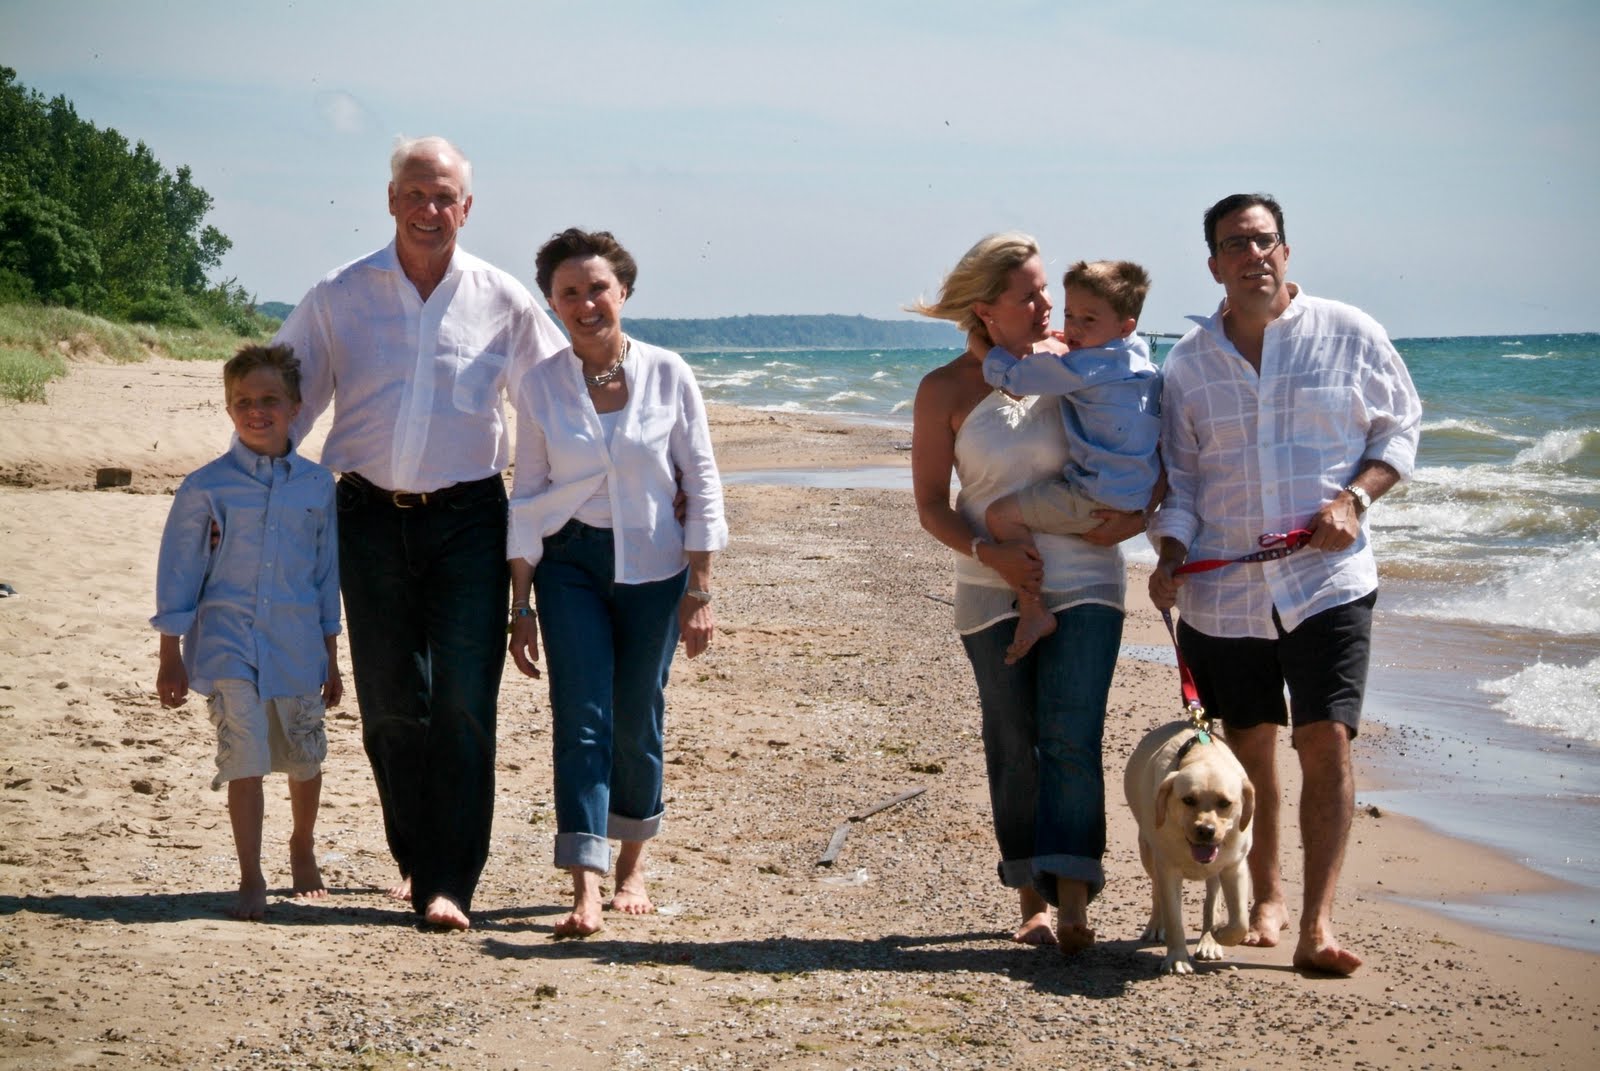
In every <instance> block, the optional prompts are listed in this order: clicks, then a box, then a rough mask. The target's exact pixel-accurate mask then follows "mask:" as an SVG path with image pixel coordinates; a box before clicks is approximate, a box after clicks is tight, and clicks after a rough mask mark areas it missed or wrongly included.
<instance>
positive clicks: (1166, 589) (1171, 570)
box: [1150, 536, 1189, 610]
mask: <svg viewBox="0 0 1600 1071" xmlns="http://www.w3.org/2000/svg"><path fill="white" fill-rule="evenodd" d="M1188 557H1189V548H1188V547H1186V546H1184V545H1183V544H1182V543H1179V542H1178V541H1177V540H1176V539H1173V538H1172V537H1171V536H1165V537H1163V538H1162V540H1161V553H1160V556H1159V557H1158V558H1157V559H1156V567H1155V568H1154V569H1152V570H1151V571H1150V601H1151V602H1153V603H1155V607H1156V609H1157V610H1170V609H1172V607H1173V604H1175V603H1176V602H1177V601H1178V589H1179V588H1181V587H1183V585H1184V581H1185V579H1186V578H1184V577H1181V576H1179V575H1178V567H1179V566H1180V565H1182V564H1183V563H1184V560H1185V559H1186V558H1188Z"/></svg>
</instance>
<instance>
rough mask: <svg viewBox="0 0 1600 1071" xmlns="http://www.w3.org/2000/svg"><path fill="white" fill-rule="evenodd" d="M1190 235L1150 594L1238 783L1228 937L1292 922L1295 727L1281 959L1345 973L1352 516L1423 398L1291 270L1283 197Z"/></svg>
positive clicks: (1403, 459)
mask: <svg viewBox="0 0 1600 1071" xmlns="http://www.w3.org/2000/svg"><path fill="white" fill-rule="evenodd" d="M1205 231H1206V244H1207V247H1208V248H1209V249H1210V252H1211V256H1210V259H1209V260H1208V261H1207V262H1206V263H1207V265H1208V266H1209V267H1210V269H1211V275H1212V277H1213V278H1215V279H1216V280H1217V282H1219V283H1221V284H1222V287H1223V291H1224V298H1223V301H1222V304H1221V306H1220V307H1219V308H1218V309H1217V311H1216V313H1215V314H1214V315H1212V316H1210V317H1209V318H1207V317H1192V319H1194V320H1195V322H1196V323H1197V324H1198V325H1199V326H1198V327H1196V328H1194V329H1193V330H1191V331H1190V332H1189V333H1188V334H1187V335H1185V336H1184V338H1183V340H1182V341H1181V342H1179V343H1178V344H1177V345H1176V346H1174V347H1173V349H1172V353H1171V355H1170V356H1169V357H1168V358H1167V361H1166V364H1165V366H1164V369H1163V376H1164V387H1163V390H1162V438H1161V454H1162V459H1163V460H1164V462H1165V463H1166V466H1167V478H1168V481H1169V483H1170V485H1171V486H1170V489H1169V491H1168V492H1167V497H1166V500H1165V501H1164V502H1163V503H1162V505H1161V509H1160V511H1159V512H1158V513H1157V514H1156V517H1155V519H1154V521H1153V523H1152V524H1151V527H1150V535H1151V538H1152V539H1153V540H1154V541H1155V542H1156V544H1157V546H1158V548H1159V551H1160V558H1159V560H1158V562H1157V564H1156V568H1155V570H1154V571H1153V572H1152V573H1151V576H1150V598H1151V600H1152V601H1153V602H1154V603H1155V604H1156V606H1157V607H1158V608H1160V609H1163V610H1165V609H1168V608H1170V607H1171V606H1173V605H1174V603H1176V605H1177V606H1178V608H1179V610H1180V612H1181V616H1182V621H1181V622H1180V624H1179V626H1178V646H1179V650H1180V652H1181V653H1182V656H1183V658H1184V660H1185V661H1186V662H1187V663H1188V665H1189V667H1190V669H1191V671H1192V672H1193V674H1194V677H1195V683H1196V685H1197V687H1198V689H1199V693H1200V701H1201V703H1202V704H1204V706H1205V708H1206V710H1207V711H1208V712H1209V713H1210V715H1211V716H1212V717H1214V718H1218V719H1220V720H1221V722H1222V723H1223V725H1224V726H1225V728H1226V733H1227V739H1228V743H1229V744H1230V745H1231V746H1232V748H1233V750H1234V751H1235V753H1237V755H1238V756H1239V760H1240V761H1241V762H1242V763H1243V764H1244V768H1245V771H1246V772H1247V773H1248V774H1249V775H1250V780H1251V782H1252V783H1253V784H1254V785H1255V790H1256V811H1255V819H1254V821H1255V823H1256V831H1255V842H1254V847H1253V848H1252V850H1251V852H1250V877H1251V881H1252V884H1253V885H1254V890H1255V896H1254V903H1253V905H1252V907H1251V912H1250V930H1249V934H1248V935H1247V936H1246V938H1245V944H1249V945H1259V946H1270V945H1276V944H1277V943H1278V937H1279V933H1280V931H1282V930H1283V929H1285V928H1286V927H1287V925H1288V921H1289V912H1288V907H1287V904H1286V901H1285V898H1284V893H1283V886H1282V880H1281V875H1280V873H1279V867H1278V813H1279V786H1278V776H1277V766H1276V748H1277V736H1278V726H1280V725H1292V731H1291V736H1290V740H1291V743H1292V744H1293V746H1294V749H1295V753H1296V754H1297V755H1298V756H1299V759H1300V772H1301V780H1302V787H1301V793H1300V827H1301V837H1302V840H1303V841H1304V845H1305V868H1304V869H1305V879H1304V882H1305V888H1304V904H1303V907H1302V909H1301V915H1300V936H1299V942H1298V944H1297V945H1296V947H1295V952H1294V965H1295V966H1296V967H1297V968H1300V969H1302V970H1310V971H1321V972H1327V973H1331V974H1339V975H1348V974H1351V973H1352V972H1354V971H1355V970H1356V969H1357V968H1358V967H1360V966H1361V958H1360V957H1359V956H1357V955H1356V954H1355V953H1354V952H1352V951H1350V950H1349V949H1347V948H1344V947H1342V946H1341V945H1340V944H1339V942H1338V939H1337V937H1336V936H1335V933H1334V928H1333V901H1334V891H1335V886H1336V884H1337V882H1338V877H1339V868H1340V865H1341V863H1342V862H1343V859H1344V849H1345V843H1346V841H1347V840H1348V839H1349V834H1350V822H1351V818H1352V816H1353V814H1354V811H1355V775H1354V771H1353V767H1352V765H1351V759H1350V741H1351V740H1352V739H1353V738H1354V737H1355V735H1356V732H1357V729H1358V727H1359V723H1360V715H1361V704H1362V697H1363V694H1364V692H1365V689H1366V679H1367V663H1368V654H1369V651H1370V647H1371V628H1372V607H1373V605H1374V603H1375V602H1376V600H1377V589H1378V571H1377V563H1376V561H1375V560H1374V558H1373V555H1372V547H1371V544H1370V542H1369V540H1368V537H1367V533H1366V528H1365V515H1366V512H1367V510H1368V509H1369V508H1370V507H1371V506H1372V503H1373V502H1374V501H1376V500H1377V499H1378V498H1379V497H1381V496H1382V495H1383V494H1384V492H1386V491H1388V490H1389V489H1390V488H1392V487H1393V486H1394V485H1395V484H1397V483H1399V482H1400V481H1401V480H1402V479H1404V478H1405V477H1406V476H1407V475H1409V474H1410V472H1411V469H1412V466H1413V465H1414V463H1415V461H1416V452H1417V439H1418V431H1419V427H1420V424H1421V419H1422V402H1421V399H1419V398H1418V396H1417V392H1416V388H1415V387H1413V386H1412V383H1411V377H1410V375H1409V374H1408V373H1407V371H1406V367H1405V364H1404V363H1403V362H1402V361H1401V359H1400V355H1399V354H1398V353H1396V352H1395V349H1394V346H1393V345H1391V344H1390V342H1389V338H1388V335H1387V334H1386V333H1385V332H1384V330H1383V328H1382V327H1381V326H1379V325H1378V323H1377V322H1376V321H1374V320H1373V319H1372V318H1371V317H1370V316H1368V315H1366V314H1365V313H1363V312H1361V311H1360V310H1359V309H1356V308H1353V307H1351V306H1349V305H1344V304H1341V303H1339V302H1336V301H1329V300H1327V299H1325V298H1315V297H1312V296H1310V295H1309V294H1307V293H1305V292H1304V291H1303V290H1301V289H1300V287H1299V286H1297V285H1296V284H1294V283H1291V282H1289V281H1288V279H1287V274H1286V273H1287V270H1288V267H1289V246H1288V243H1287V241H1286V240H1285V237H1284V224H1283V209H1282V208H1281V207H1279V205H1278V203H1277V202H1276V201H1274V200H1273V199H1272V198H1271V197H1269V196H1267V195H1265V194H1234V195H1232V196H1230V197H1225V198H1223V199H1222V200H1221V201H1218V202H1217V203H1216V204H1215V205H1213V206H1212V207H1211V209H1210V211H1208V212H1207V213H1206V216H1205ZM1295 529H1306V530H1308V531H1309V532H1310V536H1309V539H1307V541H1306V542H1305V545H1304V546H1303V547H1301V548H1300V549H1299V550H1298V552H1296V553H1294V554H1292V555H1286V556H1283V557H1279V558H1275V559H1272V560H1268V561H1257V562H1249V563H1245V564H1233V565H1230V566H1227V567H1224V568H1215V569H1208V570H1206V571H1200V572H1194V573H1191V574H1188V575H1184V574H1182V573H1180V572H1179V567H1180V566H1181V565H1183V564H1184V562H1186V561H1196V562H1198V561H1200V560H1203V559H1222V560H1233V559H1236V558H1239V557H1241V556H1243V555H1246V554H1248V553H1250V552H1251V551H1255V550H1257V549H1258V547H1259V546H1260V545H1262V544H1261V543H1260V542H1259V541H1260V539H1261V537H1262V535H1264V534H1268V533H1287V532H1292V531H1294V530H1295ZM1285 686H1287V689H1288V693H1289V703H1288V709H1285V704H1284V698H1283V696H1284V689H1285ZM1291 715H1292V718H1291Z"/></svg>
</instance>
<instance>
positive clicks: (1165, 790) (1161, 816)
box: [1155, 770, 1178, 829]
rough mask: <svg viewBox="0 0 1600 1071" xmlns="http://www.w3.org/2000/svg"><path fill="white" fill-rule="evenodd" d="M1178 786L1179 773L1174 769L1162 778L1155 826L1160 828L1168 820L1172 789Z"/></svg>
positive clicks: (1157, 796) (1157, 790)
mask: <svg viewBox="0 0 1600 1071" xmlns="http://www.w3.org/2000/svg"><path fill="white" fill-rule="evenodd" d="M1177 787H1178V773H1177V771H1176V770H1174V771H1173V772H1172V773H1169V774H1168V775H1167V776H1166V777H1165V778H1164V779H1163V780H1162V782H1161V787H1160V788H1158V789H1156V814H1155V823H1156V825H1155V827H1156V828H1157V829H1160V828H1161V824H1162V823H1163V822H1165V821H1166V820H1167V808H1168V807H1169V806H1170V805H1171V804H1172V790H1173V789H1175V788H1177Z"/></svg>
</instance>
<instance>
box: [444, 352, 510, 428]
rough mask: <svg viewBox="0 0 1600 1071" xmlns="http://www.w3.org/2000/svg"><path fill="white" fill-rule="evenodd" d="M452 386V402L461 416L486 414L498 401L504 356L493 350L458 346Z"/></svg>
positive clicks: (503, 369)
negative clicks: (465, 414) (463, 414)
mask: <svg viewBox="0 0 1600 1071" xmlns="http://www.w3.org/2000/svg"><path fill="white" fill-rule="evenodd" d="M453 363H454V365H455V384H454V387H453V389H452V391H451V401H453V402H454V403H455V407H456V408H457V409H459V410H460V411H461V412H463V413H484V412H488V411H489V410H490V409H491V408H493V407H494V406H495V404H496V403H497V402H498V401H499V400H500V379H501V376H502V374H503V373H504V372H505V369H506V355H505V354H503V353H496V352H494V351H493V350H474V349H470V348H468V347H466V346H457V347H456V351H455V355H454V358H453Z"/></svg>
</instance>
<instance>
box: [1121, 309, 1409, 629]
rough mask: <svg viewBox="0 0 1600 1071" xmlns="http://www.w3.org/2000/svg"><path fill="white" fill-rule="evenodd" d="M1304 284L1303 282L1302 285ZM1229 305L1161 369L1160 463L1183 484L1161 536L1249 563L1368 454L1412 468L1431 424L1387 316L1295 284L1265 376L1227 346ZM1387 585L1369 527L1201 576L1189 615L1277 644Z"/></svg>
mask: <svg viewBox="0 0 1600 1071" xmlns="http://www.w3.org/2000/svg"><path fill="white" fill-rule="evenodd" d="M1291 285H1292V284H1291ZM1222 313H1223V309H1222V308H1221V307H1219V308H1218V309H1217V312H1216V313H1215V314H1214V315H1212V316H1211V317H1209V318H1206V317H1200V316H1192V317H1190V319H1192V320H1194V321H1195V323H1196V324H1198V325H1199V326H1198V327H1196V328H1194V329H1193V330H1191V331H1190V332H1189V333H1188V334H1187V335H1185V336H1184V337H1183V340H1182V341H1181V342H1179V343H1178V344H1177V345H1176V346H1174V347H1173V349H1172V353H1171V355H1169V356H1168V358H1167V361H1166V364H1165V365H1164V367H1163V369H1162V374H1163V378H1164V381H1165V385H1164V388H1163V390H1162V396H1161V409H1162V432H1161V456H1162V460H1163V461H1164V462H1165V463H1166V466H1167V479H1168V481H1169V482H1170V484H1171V487H1170V490H1169V491H1168V492H1167V497H1166V500H1165V502H1163V503H1162V506H1161V509H1160V512H1158V513H1157V514H1156V517H1155V519H1154V521H1153V522H1152V524H1151V527H1150V538H1151V540H1152V541H1153V542H1155V543H1156V545H1157V546H1158V547H1159V546H1160V540H1161V538H1162V537H1163V536H1170V537H1172V538H1174V539H1176V540H1178V541H1179V542H1180V543H1182V544H1184V545H1185V546H1187V547H1188V548H1189V560H1190V561H1195V560H1198V559H1202V558H1237V557H1239V556H1241V555H1243V554H1248V553H1251V552H1252V551H1255V550H1257V549H1258V545H1257V539H1258V537H1259V536H1260V535H1262V534H1263V533H1266V532H1287V531H1290V530H1292V529H1295V528H1301V527H1304V526H1305V525H1306V523H1307V522H1308V521H1310V520H1311V518H1312V516H1313V515H1314V514H1315V513H1316V512H1317V510H1319V509H1320V508H1322V506H1323V504H1324V503H1327V502H1329V501H1331V500H1332V499H1333V498H1334V497H1335V496H1337V495H1338V494H1339V492H1340V489H1341V488H1343V487H1344V485H1345V484H1347V483H1349V482H1350V481H1351V480H1352V479H1354V478H1355V475H1356V473H1357V472H1358V471H1360V468H1361V464H1362V462H1363V461H1367V460H1377V461H1383V462H1385V463H1387V464H1388V465H1390V466H1391V467H1392V468H1394V469H1395V471H1397V472H1399V473H1400V476H1401V478H1402V479H1404V478H1406V477H1408V476H1409V475H1410V474H1411V470H1412V468H1413V466H1414V465H1415V463H1416V456H1417V439H1418V435H1419V431H1420V426H1421V421H1422V400H1421V398H1419V397H1418V396H1417V391H1416V388H1415V387H1414V386H1413V385H1412V383H1411V376H1410V374H1409V373H1408V372H1407V371H1406V366H1405V364H1404V362H1402V361H1401V359H1400V355H1399V354H1398V353H1397V352H1395V348H1394V346H1393V345H1392V344H1391V343H1390V342H1389V337H1388V335H1387V334H1386V333H1385V332H1384V330H1383V328H1382V327H1381V326H1379V324H1378V323H1377V321H1375V320H1373V319H1372V317H1370V316H1368V315H1367V314H1366V313H1364V312H1362V311H1361V310H1360V309H1357V308H1354V307H1352V306H1350V305H1344V304H1341V303H1340V302H1337V301H1328V300H1325V299H1322V298H1314V297H1311V296H1309V295H1307V294H1306V293H1305V292H1304V291H1301V290H1298V289H1296V290H1295V291H1294V297H1293V300H1292V301H1291V302H1290V304H1289V307H1288V309H1286V310H1285V311H1284V313H1283V315H1282V316H1280V317H1278V319H1276V320H1274V321H1273V322H1272V323H1271V324H1269V325H1268V326H1267V331H1266V339H1265V343H1264V345H1263V347H1262V353H1261V372H1260V375H1259V376H1258V375H1257V374H1256V371H1255V370H1254V369H1252V368H1251V367H1250V364H1249V363H1248V362H1247V361H1246V360H1245V359H1244V358H1243V357H1242V356H1241V355H1240V353H1239V351H1238V350H1237V349H1236V348H1235V347H1234V345H1233V343H1232V342H1230V341H1229V340H1228V336H1227V334H1226V333H1225V332H1224V330H1223V325H1222ZM1377 586H1378V567H1377V562H1376V561H1375V560H1374V558H1373V555H1372V547H1371V543H1370V540H1369V538H1368V534H1367V528H1366V522H1365V520H1363V522H1362V532H1361V537H1360V538H1359V539H1357V540H1356V542H1355V544H1354V545H1352V546H1351V547H1350V548H1349V549H1348V550H1345V551H1341V552H1338V553H1327V552H1323V551H1317V550H1301V551H1299V552H1298V553H1296V554H1293V555H1291V556H1289V557H1287V558H1281V559H1278V560H1277V561H1269V562H1260V563H1252V564H1246V565H1230V566H1228V567H1227V568H1224V569H1216V570H1212V571H1211V572H1205V573H1194V574H1190V575H1189V576H1188V577H1186V578H1185V583H1184V586H1183V587H1181V588H1180V589H1179V590H1178V611H1179V613H1180V614H1182V616H1183V618H1184V620H1185V621H1187V622H1188V623H1189V625H1190V626H1191V627H1193V628H1196V629H1199V630H1200V631H1201V632H1203V633H1206V634H1207V635H1210V636H1226V637H1243V636H1251V637H1256V638H1259V639H1274V638H1276V636H1277V630H1276V628H1275V627H1274V625H1273V621H1272V611H1273V610H1274V609H1276V610H1277V611H1278V615H1279V618H1280V620H1281V621H1282V622H1283V627H1284V629H1285V630H1293V629H1294V628H1296V627H1297V626H1298V625H1299V624H1300V622H1302V621H1304V620H1305V619H1306V618H1308V617H1310V616H1312V615H1313V614H1316V613H1319V612H1321V611H1323V610H1327V609H1330V608H1332V607H1335V606H1341V605H1343V604H1345V603H1348V602H1351V601H1353V600H1355V599H1359V598H1361V597H1362V596H1364V595H1366V594H1367V593H1368V592H1371V591H1373V590H1374V589H1376V588H1377Z"/></svg>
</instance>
